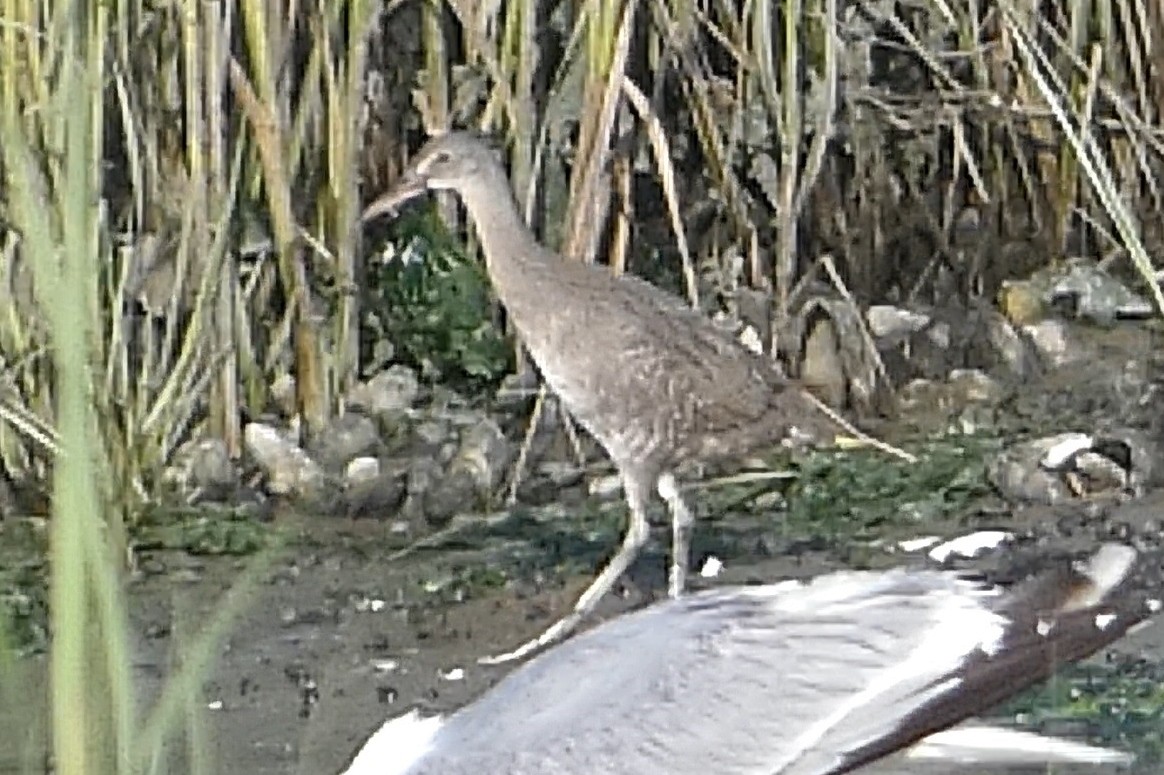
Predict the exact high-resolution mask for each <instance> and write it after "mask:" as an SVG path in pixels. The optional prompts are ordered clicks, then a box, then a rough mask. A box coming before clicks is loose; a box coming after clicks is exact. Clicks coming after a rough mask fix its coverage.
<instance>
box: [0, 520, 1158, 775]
mask: <svg viewBox="0 0 1164 775" xmlns="http://www.w3.org/2000/svg"><path fill="white" fill-rule="evenodd" d="M610 516H611V520H610V522H609V526H608V527H609V529H607V530H601V531H597V532H596V533H595V534H594V535H591V536H588V537H587V538H586V539H585V540H583V541H582V542H581V543H575V544H573V545H571V546H568V547H561V546H548V545H546V544H545V543H544V542H541V541H540V540H539V539H537V538H533V539H532V540H527V539H522V538H517V537H514V536H513V535H508V536H502V537H495V538H492V539H489V540H488V541H486V542H485V544H486V546H484V547H483V546H481V545H478V546H468V547H465V548H464V549H461V550H457V549H455V548H448V547H446V548H443V549H442V550H440V551H439V552H433V553H419V554H417V555H414V556H412V557H410V558H407V559H404V560H400V561H398V562H395V563H392V564H391V565H388V564H386V563H385V562H384V561H383V558H384V556H385V554H386V552H385V550H384V549H383V543H384V541H383V537H384V527H383V524H382V523H379V522H376V521H372V520H363V521H350V520H327V521H321V520H319V519H313V518H311V517H307V516H302V515H300V516H294V515H283V516H282V517H281V523H282V528H283V534H284V535H286V536H289V537H290V540H289V543H288V545H287V546H286V548H285V550H284V554H283V555H282V557H281V558H280V559H279V560H278V561H277V562H276V563H275V565H274V567H273V568H272V570H271V571H270V572H269V573H267V574H265V579H264V581H263V582H262V583H260V584H259V585H258V586H257V587H256V590H255V592H256V598H255V599H254V604H253V605H250V606H249V607H248V608H247V609H246V611H245V612H244V613H243V614H242V615H241V617H240V618H239V619H238V621H237V623H236V624H235V625H234V626H233V627H231V628H230V634H229V636H228V637H227V638H226V640H225V641H224V642H223V644H222V646H221V647H220V648H219V649H218V655H219V656H218V659H217V662H216V664H215V665H214V667H213V669H212V671H211V677H210V678H209V679H208V680H207V681H206V682H205V683H204V684H203V687H202V692H201V697H200V699H199V702H198V703H197V706H196V707H198V708H199V710H198V711H197V712H198V714H199V715H200V717H201V719H202V721H203V723H204V730H205V734H206V738H205V739H206V740H207V742H208V745H206V746H203V750H204V754H206V755H207V756H208V762H209V763H210V765H211V767H212V770H213V771H215V772H221V773H250V774H252V775H267V774H268V773H269V774H270V775H275V774H276V773H279V774H280V775H283V774H286V773H313V774H319V773H333V772H338V771H339V769H340V768H341V767H342V766H343V765H344V764H345V761H346V759H347V757H349V756H350V755H351V753H352V752H353V751H354V750H355V749H356V748H357V746H358V745H359V743H360V741H361V740H362V739H363V738H364V737H365V736H366V735H367V734H368V733H369V732H370V731H371V730H373V729H374V728H375V727H377V726H378V725H379V724H380V723H381V722H382V721H383V720H384V719H385V718H386V717H388V716H390V715H395V714H398V713H401V712H404V711H405V710H407V709H408V708H411V707H413V706H414V705H418V704H419V705H421V706H423V707H425V708H427V709H430V710H451V709H454V708H456V707H458V706H459V705H461V704H463V703H465V702H467V701H469V700H470V699H472V698H473V697H474V696H476V695H477V694H478V693H480V692H482V691H483V690H485V689H486V688H488V687H489V686H490V685H492V684H493V683H495V682H496V681H497V680H498V679H499V678H500V677H501V676H503V675H504V673H505V672H506V668H504V667H481V666H478V665H477V664H476V659H477V658H478V657H479V656H482V655H484V654H492V653H497V652H499V651H502V650H506V649H508V648H512V647H513V646H515V645H517V644H518V643H519V642H521V641H523V640H524V639H525V638H526V637H528V636H531V635H534V634H536V633H537V632H538V631H539V630H540V629H541V628H542V627H543V626H545V625H546V624H547V623H549V622H550V621H551V619H552V618H554V617H556V616H557V615H559V614H560V613H562V612H563V611H565V610H567V609H568V607H569V606H570V605H571V604H572V602H573V601H574V600H575V598H576V597H577V595H578V594H579V593H580V592H581V590H582V589H583V588H584V586H585V585H586V583H588V581H589V580H590V575H589V574H588V573H583V572H580V571H579V572H567V573H566V574H564V575H558V574H557V573H555V572H553V570H552V569H547V567H546V566H547V563H546V562H543V560H545V559H546V557H549V558H550V559H549V560H548V564H549V565H553V564H554V560H553V555H555V554H556V553H557V552H559V551H568V552H569V553H570V554H571V555H573V556H574V557H580V558H581V561H580V563H577V565H585V564H586V563H597V562H599V561H600V560H601V559H602V558H603V557H604V556H605V554H606V553H607V552H608V551H610V548H609V547H613V545H614V543H615V542H616V540H617V535H616V533H615V531H616V530H617V529H618V526H619V523H618V519H617V517H618V506H617V504H612V505H611V507H610ZM965 527H966V526H965V524H964V523H963V521H962V520H957V519H952V520H949V521H948V522H947V523H946V524H929V525H927V526H926V532H927V533H934V534H951V533H955V534H956V533H957V532H959V531H961V530H964V529H965ZM701 528H702V529H700V530H698V531H697V533H696V542H695V546H694V556H695V558H696V559H697V560H698V559H699V558H701V557H705V556H707V555H709V554H714V555H715V556H717V557H722V558H723V559H724V560H725V561H726V562H727V565H726V569H725V571H724V573H723V574H722V575H721V576H720V577H719V578H717V579H716V580H715V581H714V582H704V581H702V580H697V582H696V583H697V584H706V583H716V584H718V583H732V582H745V581H755V580H771V579H778V578H787V577H801V576H806V575H811V574H815V573H819V572H822V571H826V570H830V569H834V568H837V567H841V566H843V565H844V564H846V562H851V559H852V558H851V556H847V557H842V555H843V554H846V553H845V552H843V551H840V550H836V551H833V550H829V549H827V548H820V547H817V548H807V549H806V548H805V547H803V546H793V545H792V544H790V543H788V542H786V541H784V540H783V538H782V532H781V529H780V527H779V525H778V524H776V522H775V521H773V523H772V524H770V525H769V526H767V527H764V526H759V527H757V526H756V525H751V526H748V527H747V528H746V529H743V530H739V531H736V530H734V528H733V527H732V526H730V525H725V524H721V523H712V524H710V525H708V524H707V523H703V524H702V525H701ZM724 531H726V532H727V533H733V532H735V535H733V537H732V540H730V541H727V542H725V541H723V540H722V535H723V533H724ZM551 532H552V531H551ZM563 534H565V531H564V532H563ZM654 538H655V540H654V542H653V543H652V545H651V547H650V550H649V551H648V552H647V553H646V556H644V557H643V558H642V559H641V560H640V561H639V562H638V563H637V564H636V565H635V566H634V567H633V569H632V572H631V573H630V577H629V578H628V579H627V580H626V581H625V582H624V583H623V584H622V585H621V586H620V593H619V594H618V595H613V596H610V597H609V598H608V599H607V600H606V601H604V604H603V607H602V610H601V615H602V616H609V615H612V614H615V613H617V612H619V611H622V610H626V609H628V608H631V607H635V606H638V605H641V604H643V603H644V602H645V601H648V600H650V599H653V598H655V597H658V596H659V595H662V594H663V593H664V590H665V579H664V577H663V569H664V567H665V563H664V553H663V552H664V549H665V541H666V531H665V530H663V529H661V528H660V529H657V530H656V532H655V534H654ZM477 542H478V543H479V544H480V541H479V540H478V541H477ZM740 546H753V547H759V548H760V553H759V554H752V555H750V556H748V554H747V553H745V554H744V555H742V556H737V557H730V556H724V555H723V552H724V550H725V549H727V550H728V551H731V549H730V548H729V547H740ZM539 555H540V557H539ZM252 561H253V560H252V559H251V558H247V559H238V558H224V557H208V558H198V557H192V556H190V555H187V554H184V553H181V552H155V553H152V554H151V555H150V556H149V557H148V558H146V562H145V566H146V567H148V568H151V569H152V570H153V572H151V573H148V574H146V575H144V576H143V577H142V578H141V579H139V580H138V581H136V582H135V583H134V584H133V587H132V601H131V602H132V616H133V624H134V627H133V629H134V631H135V633H136V635H137V641H136V646H137V649H138V655H137V658H136V661H135V665H134V673H135V677H136V679H137V680H138V682H139V685H140V686H141V687H142V691H143V699H144V700H146V701H147V702H148V701H151V698H154V697H156V696H157V692H158V690H159V689H160V687H161V684H162V681H163V679H164V677H165V676H166V675H167V673H168V672H169V665H170V664H171V659H172V656H173V648H174V643H175V640H176V638H178V639H180V636H175V632H179V633H194V632H197V630H198V627H199V626H200V625H201V624H203V623H205V622H208V621H210V620H211V619H212V618H213V617H214V616H216V615H217V614H219V613H220V612H221V611H222V606H223V602H222V601H223V600H224V597H223V596H224V594H225V593H226V591H227V590H228V589H229V588H230V587H231V586H232V585H234V584H236V583H237V581H238V580H239V578H240V577H241V576H242V575H243V573H244V569H245V566H246V565H247V563H248V562H252ZM895 561H897V560H894V559H893V558H892V557H890V556H889V555H886V556H885V557H884V558H883V559H882V560H881V561H878V560H873V561H872V562H870V558H869V555H865V556H864V559H863V560H862V563H863V564H866V563H868V564H873V565H878V564H888V563H890V562H895ZM568 565H569V566H575V565H576V563H574V562H573V561H571V562H570V563H568ZM523 566H524V568H525V570H524V571H515V570H514V569H515V568H520V567H523ZM491 567H492V568H495V569H497V570H498V573H497V574H496V578H497V579H500V578H501V577H502V576H503V575H504V574H501V573H500V569H501V568H507V569H508V570H509V571H510V574H509V575H512V576H513V577H514V580H513V581H511V582H510V583H507V584H498V585H495V586H491V585H490V584H488V583H482V581H481V579H482V575H481V574H482V571H483V569H487V568H491ZM538 567H541V568H542V570H538V569H537V568H538ZM543 571H544V572H543ZM378 601H382V603H383V606H382V607H381V606H380V603H379V602H378ZM175 611H179V612H181V613H179V614H177V615H176V614H175ZM1119 648H1120V649H1121V650H1122V651H1124V652H1125V653H1127V652H1131V653H1135V654H1137V655H1141V656H1144V657H1146V658H1148V659H1150V660H1152V661H1161V662H1164V623H1162V624H1156V625H1154V626H1152V627H1150V628H1149V629H1147V630H1145V631H1143V632H1140V633H1139V634H1137V636H1136V637H1135V638H1134V639H1131V640H1129V641H1126V642H1124V643H1122V644H1121V645H1120V647H1119ZM43 667H44V663H43V660H42V659H32V660H26V661H24V662H23V663H22V664H21V670H22V673H23V676H24V681H25V684H24V689H23V693H22V694H21V696H22V697H24V698H27V699H29V700H30V702H31V703H32V704H27V703H26V704H20V705H14V704H12V703H6V704H5V707H4V708H3V709H2V710H0V714H2V715H0V730H3V734H2V737H3V739H4V740H5V741H9V742H10V743H15V742H17V741H18V740H19V741H20V743H21V744H18V745H11V744H9V745H5V746H2V747H0V772H5V773H7V772H21V771H28V770H22V769H21V763H20V760H21V758H24V762H25V763H26V764H27V763H28V762H29V760H30V759H33V760H35V759H36V757H37V756H39V755H40V754H39V751H38V750H37V749H38V748H39V747H40V746H39V744H38V740H37V739H36V736H35V735H30V734H29V730H30V729H31V728H32V726H33V725H30V723H29V722H30V719H33V718H35V717H36V716H37V713H35V712H30V709H32V708H37V707H39V708H41V709H43V693H38V692H37V690H36V687H38V686H39V687H43V686H44V685H45V681H44V680H43ZM458 668H460V669H461V670H462V671H463V674H460V675H458V674H457V673H455V672H454V671H456V670H457V669H458ZM10 688H11V687H10ZM42 728H43V727H42ZM21 749H23V756H22V754H21ZM173 756H174V759H173V761H172V764H173V765H174V768H173V770H171V771H176V772H183V771H188V766H187V765H185V764H184V763H183V753H182V744H181V742H180V741H178V742H177V743H175V749H174V751H173ZM993 772H995V773H997V770H994V771H993Z"/></svg>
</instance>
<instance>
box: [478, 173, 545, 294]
mask: <svg viewBox="0 0 1164 775" xmlns="http://www.w3.org/2000/svg"><path fill="white" fill-rule="evenodd" d="M460 194H461V200H462V201H463V202H464V203H465V209H466V210H468V212H469V217H470V218H472V219H473V224H474V226H475V227H476V230H477V237H478V239H479V240H480V241H481V250H482V252H483V253H484V255H485V263H486V266H487V268H488V270H489V276H490V279H491V280H492V282H493V285H494V287H495V289H496V291H497V295H498V297H499V298H500V299H501V301H502V303H503V304H505V305H506V306H510V305H511V304H512V303H513V302H515V301H517V299H516V298H515V296H520V295H522V290H523V289H524V288H525V287H526V286H527V285H528V284H529V283H530V281H531V280H532V279H533V277H534V276H537V275H540V274H542V273H543V272H544V271H545V270H546V269H547V268H549V267H547V263H548V262H551V261H552V260H553V259H554V258H556V257H557V256H556V255H555V254H554V253H552V252H551V251H549V250H547V249H546V248H545V247H543V246H542V245H541V244H540V243H539V242H538V241H537V238H536V237H535V236H534V234H533V232H532V231H530V229H529V227H528V226H527V225H526V223H525V220H524V219H523V218H522V217H521V213H520V211H519V210H518V206H517V201H516V200H515V199H514V196H513V192H512V191H511V190H510V188H509V183H508V181H507V180H506V179H505V176H504V175H502V174H500V173H499V174H497V175H495V176H490V177H489V178H478V179H477V180H475V181H474V183H473V184H472V185H470V186H466V187H465V188H463V189H462V190H461V191H460ZM551 271H552V270H551Z"/></svg>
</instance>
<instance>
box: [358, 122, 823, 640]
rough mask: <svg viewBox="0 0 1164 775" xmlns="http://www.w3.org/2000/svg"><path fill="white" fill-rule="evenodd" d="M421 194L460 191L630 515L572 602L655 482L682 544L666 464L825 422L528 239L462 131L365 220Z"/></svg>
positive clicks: (426, 155)
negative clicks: (612, 472) (613, 473)
mask: <svg viewBox="0 0 1164 775" xmlns="http://www.w3.org/2000/svg"><path fill="white" fill-rule="evenodd" d="M427 189H447V190H455V191H456V192H457V193H458V194H459V195H460V197H461V200H462V201H463V203H464V205H465V208H466V210H468V212H469V215H470V217H471V218H472V220H473V222H474V224H475V226H476V230H477V234H478V237H479V239H480V241H481V245H482V252H483V253H484V256H485V260H486V263H487V265H488V272H489V276H490V279H491V281H492V283H493V285H494V288H495V290H496V293H497V296H498V298H499V299H500V300H501V302H502V304H504V305H505V308H506V311H507V313H508V315H509V319H510V320H511V322H512V324H513V325H514V327H515V328H516V329H517V332H518V333H519V334H520V336H521V339H522V341H523V342H524V344H525V346H526V348H527V349H528V350H529V353H530V355H531V356H532V358H533V360H534V362H535V363H536V364H537V366H538V369H539V371H540V372H541V373H542V376H543V377H544V378H545V380H546V383H547V384H548V385H549V386H550V388H551V389H552V390H553V392H554V393H555V394H556V395H557V396H558V398H559V399H560V400H561V402H562V403H563V405H564V406H565V407H566V408H567V409H568V410H569V412H570V414H571V415H572V416H573V417H574V418H575V419H576V420H577V421H578V422H579V423H580V424H581V425H582V426H583V427H585V428H586V430H587V431H589V432H590V434H591V435H593V436H594V438H595V439H596V440H597V441H598V443H599V444H601V445H602V447H603V448H604V449H605V450H606V452H607V454H608V455H609V456H610V458H611V460H612V461H613V462H614V464H615V466H616V467H617V468H618V470H619V473H620V475H621V477H622V480H623V485H624V488H625V491H626V497H627V501H628V505H629V506H630V509H631V513H632V519H631V522H632V524H631V528H630V530H629V531H628V536H627V539H626V540H625V541H624V547H623V552H622V553H620V556H619V557H616V560H615V561H613V562H612V565H616V566H621V567H615V568H608V569H607V570H608V571H612V574H611V575H612V576H613V577H612V578H609V579H607V581H608V583H607V584H606V588H604V589H601V590H597V589H595V588H594V587H592V589H591V590H589V591H588V594H587V595H585V596H584V597H583V601H582V602H581V603H580V604H579V606H580V608H581V607H582V606H583V604H588V607H592V606H593V603H594V602H596V599H597V597H600V596H601V594H603V593H605V591H606V589H608V588H609V586H610V585H612V584H613V582H614V580H616V578H617V575H618V574H621V571H622V569H624V568H625V566H626V564H629V561H630V560H631V559H633V556H634V554H635V553H636V552H637V551H638V548H639V547H640V546H641V545H642V543H643V542H644V541H645V539H646V520H645V504H646V503H647V501H648V500H649V499H650V497H651V493H652V491H657V492H658V493H659V494H660V495H661V496H662V497H663V498H664V499H665V500H666V501H667V502H668V504H669V506H670V507H671V510H672V516H673V518H674V521H675V541H676V543H677V544H680V543H681V544H682V545H680V546H676V555H678V553H679V552H680V551H683V552H685V551H686V540H685V539H686V535H685V531H686V526H687V524H689V523H690V516H689V513H688V512H687V510H686V507H685V506H684V504H683V503H682V499H681V498H680V496H679V494H678V491H677V488H676V486H675V484H674V480H673V478H672V474H673V472H674V470H675V469H676V468H678V467H680V466H681V465H682V464H684V463H687V462H690V461H711V460H717V459H724V458H730V457H734V456H738V455H742V454H745V453H746V452H748V451H751V450H755V449H757V448H762V447H764V446H766V445H773V444H776V443H779V442H780V441H781V440H782V439H784V438H786V437H787V436H789V435H790V432H792V430H793V428H797V429H799V431H800V432H802V433H806V434H808V435H810V436H815V437H820V436H823V435H827V434H829V433H832V432H833V431H834V426H833V425H832V423H831V421H829V420H828V419H827V418H826V416H825V415H824V414H823V413H821V412H820V410H819V409H818V408H817V405H816V404H815V402H813V401H812V400H811V399H810V398H809V397H808V395H807V394H806V393H805V392H804V391H803V389H802V388H801V387H799V386H798V385H796V384H794V383H792V382H790V381H789V380H787V379H785V378H784V377H783V376H782V375H781V374H780V373H779V371H778V370H777V369H776V367H775V365H774V364H773V363H772V362H771V361H770V360H769V359H768V358H766V357H764V356H761V355H757V354H755V353H752V352H750V351H748V350H747V349H745V348H743V347H742V346H740V345H739V344H737V343H736V342H735V341H733V340H732V339H731V337H730V336H729V335H728V334H727V333H726V332H724V331H722V330H720V329H719V328H717V327H716V326H715V325H714V324H713V323H712V322H711V321H710V320H708V319H707V318H705V317H704V316H703V315H701V314H700V313H698V312H697V311H695V310H693V309H691V308H690V307H688V306H687V305H686V304H684V303H683V302H682V301H681V300H680V299H679V298H677V297H675V296H673V295H671V294H668V293H666V292H664V291H662V290H660V289H659V288H656V287H655V286H653V285H651V284H649V283H647V282H645V281H643V280H640V279H638V278H636V277H633V276H621V277H616V276H614V275H613V274H611V273H610V272H609V271H608V270H607V269H605V268H604V267H601V266H595V265H589V264H583V263H580V262H577V261H570V260H567V259H564V258H563V257H561V256H560V255H558V254H557V253H555V252H553V251H551V250H549V249H547V248H545V247H544V246H542V245H541V244H540V243H538V242H537V240H536V239H535V237H534V236H533V234H532V233H531V232H530V231H529V229H528V228H527V227H526V225H525V223H524V222H523V221H522V220H521V216H520V215H519V211H518V208H517V204H516V202H515V200H514V198H513V194H512V191H511V189H510V186H509V182H508V180H507V179H506V176H505V173H504V171H503V169H502V168H501V166H500V164H499V162H498V161H497V159H496V158H495V157H494V155H493V153H492V152H491V151H490V150H489V148H488V147H487V146H486V145H484V144H483V143H482V142H481V141H479V140H478V139H476V138H475V137H473V136H472V135H469V134H466V133H451V134H447V135H443V136H441V137H439V138H436V139H434V140H432V141H430V142H429V143H428V144H427V145H426V146H425V147H424V148H423V149H421V151H420V153H419V154H418V155H417V158H416V160H415V161H414V162H413V165H412V167H411V168H410V170H409V171H408V172H406V173H405V175H404V176H403V177H402V179H401V181H400V182H399V183H398V184H397V186H396V188H394V189H393V191H392V192H389V193H388V194H387V195H385V196H384V197H382V198H381V199H380V200H378V201H377V202H375V203H373V204H372V205H371V206H370V207H369V209H368V211H367V212H366V214H365V218H367V217H370V216H372V215H376V214H379V213H380V212H383V211H385V210H388V209H391V208H393V207H395V205H396V204H398V203H399V202H401V201H403V200H405V199H409V198H412V197H413V196H415V195H417V194H419V193H421V192H423V191H425V190H427ZM623 555H628V556H626V557H625V558H623ZM620 558H623V559H624V560H625V561H622V562H620V561H619V560H620ZM680 565H681V566H682V568H680V567H679V566H680ZM685 568H686V557H685V556H684V557H679V556H676V557H675V562H674V564H673V569H672V588H671V591H672V593H673V594H677V593H678V592H679V591H680V590H679V589H678V588H677V587H681V586H682V574H683V571H685ZM606 575H607V574H606V573H605V572H604V576H606ZM676 575H678V577H679V578H678V579H676ZM601 581H603V579H602V577H600V579H599V582H601ZM599 582H595V586H598V585H599ZM591 592H594V593H596V594H594V595H591V594H590V593H591ZM587 610H588V609H587ZM580 613H584V611H580V612H579V614H580ZM572 626H573V624H570V625H569V627H572ZM561 634H563V633H562V632H558V633H557V635H555V637H557V636H558V635H561ZM551 639H552V638H551ZM545 642H548V640H544V639H543V640H542V641H539V643H545Z"/></svg>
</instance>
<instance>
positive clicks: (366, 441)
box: [308, 412, 380, 474]
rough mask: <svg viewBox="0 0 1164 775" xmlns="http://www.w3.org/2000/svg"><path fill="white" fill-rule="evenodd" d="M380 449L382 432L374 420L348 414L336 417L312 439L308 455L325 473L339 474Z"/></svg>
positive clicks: (358, 414)
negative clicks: (350, 464)
mask: <svg viewBox="0 0 1164 775" xmlns="http://www.w3.org/2000/svg"><path fill="white" fill-rule="evenodd" d="M379 448H380V431H379V429H378V428H377V427H376V423H375V422H373V421H372V419H371V418H369V417H367V416H365V415H363V414H360V413H358V412H348V413H347V414H345V415H343V416H342V417H336V418H334V419H333V420H332V421H331V422H330V423H329V424H328V426H327V428H326V429H325V430H324V431H323V432H322V433H319V434H318V435H317V436H316V437H315V438H313V439H312V441H311V443H310V444H309V445H308V453H309V454H310V455H311V456H312V457H313V458H315V459H316V460H317V461H319V464H320V465H321V466H323V468H324V470H325V471H330V472H334V473H337V474H338V473H339V472H340V471H343V470H344V468H345V466H347V465H348V463H350V462H351V461H352V460H354V459H356V458H358V457H366V456H369V455H374V454H375V453H376V452H378V451H379Z"/></svg>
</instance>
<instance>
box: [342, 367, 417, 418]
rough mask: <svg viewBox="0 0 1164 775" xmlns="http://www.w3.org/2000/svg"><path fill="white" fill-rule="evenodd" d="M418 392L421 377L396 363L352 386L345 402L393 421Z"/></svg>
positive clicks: (408, 407) (411, 404)
mask: <svg viewBox="0 0 1164 775" xmlns="http://www.w3.org/2000/svg"><path fill="white" fill-rule="evenodd" d="M419 396H420V379H419V378H418V377H417V376H416V372H415V371H413V370H412V369H410V368H408V367H407V366H402V365H399V364H397V365H395V366H393V367H391V368H390V369H388V370H387V371H382V372H380V373H379V374H377V375H376V376H374V377H372V378H371V379H370V380H368V381H367V382H361V383H360V384H359V385H356V386H355V387H354V388H352V390H351V392H350V393H349V394H348V403H349V404H350V405H351V406H353V407H359V408H362V409H363V410H364V411H366V412H367V413H368V414H369V415H371V416H372V417H375V418H376V419H378V420H381V421H384V420H387V421H390V422H396V421H398V420H399V418H400V416H401V415H402V414H405V413H407V412H408V410H409V409H411V408H412V406H413V404H415V403H416V400H417V398H418V397H419Z"/></svg>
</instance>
